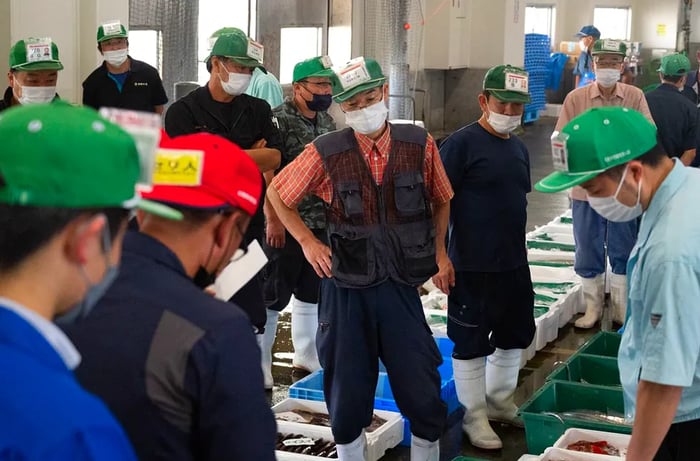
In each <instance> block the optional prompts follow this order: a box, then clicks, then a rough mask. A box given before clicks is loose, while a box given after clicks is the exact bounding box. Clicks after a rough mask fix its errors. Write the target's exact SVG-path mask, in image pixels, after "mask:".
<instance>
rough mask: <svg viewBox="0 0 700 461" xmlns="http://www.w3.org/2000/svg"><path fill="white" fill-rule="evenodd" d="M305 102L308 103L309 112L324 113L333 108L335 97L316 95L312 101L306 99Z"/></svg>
mask: <svg viewBox="0 0 700 461" xmlns="http://www.w3.org/2000/svg"><path fill="white" fill-rule="evenodd" d="M312 94H313V93H312ZM304 101H306V107H308V108H309V110H312V111H314V112H324V111H326V110H328V108H329V107H331V103H332V102H333V96H331V95H330V94H314V95H313V98H312V99H311V101H307V100H306V99H304Z"/></svg>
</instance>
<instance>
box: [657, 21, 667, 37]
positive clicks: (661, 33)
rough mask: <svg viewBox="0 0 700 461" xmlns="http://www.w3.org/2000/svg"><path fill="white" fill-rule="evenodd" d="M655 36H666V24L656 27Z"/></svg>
mask: <svg viewBox="0 0 700 461" xmlns="http://www.w3.org/2000/svg"><path fill="white" fill-rule="evenodd" d="M656 35H657V37H665V36H666V24H657V25H656Z"/></svg>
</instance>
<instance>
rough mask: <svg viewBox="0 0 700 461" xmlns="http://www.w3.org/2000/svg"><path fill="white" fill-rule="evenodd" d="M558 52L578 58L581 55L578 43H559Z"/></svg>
mask: <svg viewBox="0 0 700 461" xmlns="http://www.w3.org/2000/svg"><path fill="white" fill-rule="evenodd" d="M559 52H560V53H566V54H570V55H575V56H578V55H579V54H580V53H581V48H579V46H578V42H561V43H560V44H559Z"/></svg>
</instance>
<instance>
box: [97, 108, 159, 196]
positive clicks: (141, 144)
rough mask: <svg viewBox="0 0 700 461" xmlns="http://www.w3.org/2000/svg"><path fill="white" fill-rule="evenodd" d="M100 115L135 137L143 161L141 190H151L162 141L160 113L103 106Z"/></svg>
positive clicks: (139, 183)
mask: <svg viewBox="0 0 700 461" xmlns="http://www.w3.org/2000/svg"><path fill="white" fill-rule="evenodd" d="M100 115H102V116H103V117H104V118H106V119H107V120H109V121H110V122H112V123H116V124H117V125H119V126H120V127H122V128H123V129H124V131H126V132H127V133H129V134H130V135H131V136H132V137H133V138H134V141H135V142H136V149H137V150H138V153H139V160H140V163H141V176H139V181H138V187H139V188H140V189H141V190H149V189H150V186H151V184H152V182H153V170H154V168H155V156H156V151H157V150H158V143H160V129H161V125H162V121H161V118H160V115H158V114H153V113H150V112H139V111H135V110H124V109H116V108H114V107H103V108H101V109H100Z"/></svg>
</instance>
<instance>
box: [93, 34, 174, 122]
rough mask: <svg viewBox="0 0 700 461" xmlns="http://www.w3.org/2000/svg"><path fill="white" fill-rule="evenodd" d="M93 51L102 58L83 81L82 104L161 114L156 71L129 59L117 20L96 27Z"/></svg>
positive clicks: (162, 102) (161, 93)
mask: <svg viewBox="0 0 700 461" xmlns="http://www.w3.org/2000/svg"><path fill="white" fill-rule="evenodd" d="M97 50H98V51H99V52H100V54H101V55H102V57H103V58H104V62H103V63H102V65H101V66H100V67H98V68H97V69H95V70H94V71H93V72H92V73H91V74H90V75H89V76H88V78H86V79H85V81H84V82H83V104H84V105H86V106H89V107H92V108H93V109H96V110H97V109H99V108H100V107H118V108H121V109H131V110H139V111H143V112H155V113H157V114H161V113H163V108H164V106H165V103H167V102H168V96H167V95H166V94H165V89H164V88H163V81H162V80H161V78H160V75H159V74H158V71H157V70H156V69H155V68H154V67H153V66H150V65H148V64H146V63H145V62H143V61H139V60H136V59H134V58H132V57H131V56H129V34H128V33H127V31H126V27H124V25H123V24H122V23H121V22H119V21H111V22H106V23H104V24H102V25H100V27H98V28H97Z"/></svg>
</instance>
